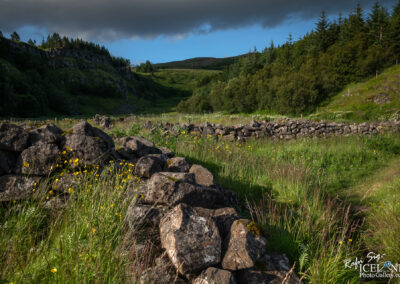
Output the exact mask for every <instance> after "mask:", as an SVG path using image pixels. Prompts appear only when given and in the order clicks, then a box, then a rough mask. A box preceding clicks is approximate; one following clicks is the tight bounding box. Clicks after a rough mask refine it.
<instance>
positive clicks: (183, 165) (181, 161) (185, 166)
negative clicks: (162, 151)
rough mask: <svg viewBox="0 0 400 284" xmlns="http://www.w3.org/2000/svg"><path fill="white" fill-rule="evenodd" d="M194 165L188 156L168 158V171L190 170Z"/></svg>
mask: <svg viewBox="0 0 400 284" xmlns="http://www.w3.org/2000/svg"><path fill="white" fill-rule="evenodd" d="M191 166H192V165H191V164H190V163H189V161H188V160H186V158H183V157H175V158H171V159H169V160H168V171H170V172H188V171H189V169H190V167H191Z"/></svg>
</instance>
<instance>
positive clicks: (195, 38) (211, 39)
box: [17, 18, 317, 64]
mask: <svg viewBox="0 0 400 284" xmlns="http://www.w3.org/2000/svg"><path fill="white" fill-rule="evenodd" d="M316 21H317V19H312V20H301V19H296V18H293V19H291V20H288V21H286V22H284V23H283V24H281V25H279V26H277V27H274V28H262V27H261V26H260V25H252V26H248V27H243V28H233V29H227V30H220V31H214V32H210V33H194V32H191V33H189V34H187V35H186V36H182V37H179V36H157V37H155V38H151V39H142V38H138V39H118V40H112V41H104V42H99V41H97V42H99V43H100V44H102V45H104V46H106V47H107V48H108V49H109V51H110V52H111V53H112V54H113V55H115V56H120V57H124V58H127V59H129V60H131V62H132V63H133V64H138V63H141V62H144V61H146V60H150V61H151V62H153V63H161V62H169V61H174V60H183V59H187V58H192V57H227V56H235V55H239V54H243V53H246V52H248V51H249V50H253V49H254V47H256V48H257V50H262V49H264V48H265V47H266V46H269V44H270V42H271V40H272V41H273V42H274V44H282V43H284V42H285V41H286V40H287V39H288V36H289V33H291V34H292V36H293V39H295V40H296V39H298V38H299V37H301V36H303V35H305V33H306V32H309V31H311V29H313V28H314V26H315V22H316ZM17 32H18V33H19V34H20V36H21V39H22V40H24V41H27V40H28V39H29V38H32V39H35V40H36V41H37V42H40V41H41V39H42V37H44V36H47V34H48V32H47V31H46V30H45V29H37V28H33V27H23V28H20V29H17Z"/></svg>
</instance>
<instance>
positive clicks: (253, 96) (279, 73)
mask: <svg viewBox="0 0 400 284" xmlns="http://www.w3.org/2000/svg"><path fill="white" fill-rule="evenodd" d="M399 18H400V1H399V2H398V3H397V5H396V7H395V8H394V12H393V13H392V15H389V13H388V11H387V10H386V9H385V8H384V7H382V6H380V4H379V3H378V2H376V3H375V4H374V6H373V8H372V10H371V11H370V13H369V15H368V17H367V18H366V19H364V17H363V11H362V8H361V6H360V5H358V6H357V8H356V11H355V12H354V13H351V14H350V15H349V16H348V17H347V18H344V19H343V18H342V17H341V16H340V17H339V18H338V19H336V20H335V21H333V22H329V21H328V19H327V17H326V15H325V13H324V12H322V14H321V17H320V19H319V21H318V23H317V25H316V29H315V30H313V31H311V32H310V33H307V34H306V35H305V36H304V37H303V38H301V39H300V40H298V41H297V42H293V41H292V39H291V37H290V38H289V39H288V41H287V42H286V43H285V44H283V45H281V46H277V47H275V46H274V45H273V43H271V45H270V47H267V48H265V49H264V50H263V51H262V52H256V51H253V52H250V53H248V54H247V55H246V56H243V57H241V58H239V59H237V60H236V62H235V63H234V64H232V65H230V66H229V69H228V70H227V71H225V72H224V74H223V75H222V76H221V79H220V80H219V81H218V82H212V83H210V86H208V87H207V89H205V91H204V92H203V93H202V100H205V101H207V102H208V105H209V106H210V107H211V109H212V110H213V111H226V112H253V111H259V110H267V111H270V112H275V113H282V114H291V115H300V114H308V113H311V112H312V111H314V110H315V109H316V107H317V106H318V105H320V104H321V103H322V102H325V101H327V100H329V99H330V98H331V97H332V96H333V95H334V94H336V93H337V92H338V91H340V90H341V89H342V88H343V87H344V86H345V85H346V84H348V83H350V82H356V81H360V80H362V79H364V78H367V77H369V76H371V75H375V73H376V72H379V71H380V70H383V69H384V68H386V67H388V66H391V65H393V64H395V63H396V61H398V54H399V53H400V47H399V40H398V39H399V36H400V32H399V30H400V28H399V23H400V20H399ZM198 102H199V95H198V94H197V93H196V94H195V95H194V96H193V98H189V99H188V100H187V101H186V102H182V103H181V105H180V106H179V107H178V110H180V111H181V112H202V109H199V108H197V107H196V106H195V105H196V104H198ZM204 104H206V103H204Z"/></svg>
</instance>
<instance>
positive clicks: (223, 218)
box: [194, 207, 239, 239]
mask: <svg viewBox="0 0 400 284" xmlns="http://www.w3.org/2000/svg"><path fill="white" fill-rule="evenodd" d="M194 209H195V210H196V211H197V213H198V214H199V215H201V216H204V217H207V218H212V219H213V220H214V222H215V224H217V227H218V230H219V234H220V236H221V238H222V239H225V237H226V236H228V234H229V232H230V229H231V226H232V224H233V222H234V221H235V220H238V219H239V215H238V213H237V212H236V210H235V208H231V207H226V208H218V209H206V208H202V207H195V208H194Z"/></svg>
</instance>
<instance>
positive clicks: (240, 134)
mask: <svg viewBox="0 0 400 284" xmlns="http://www.w3.org/2000/svg"><path fill="white" fill-rule="evenodd" d="M154 126H155V125H154V124H152V123H151V122H146V123H145V124H144V127H145V128H146V127H147V128H152V127H154ZM158 127H161V128H162V129H163V130H164V134H165V135H167V134H172V135H179V134H180V133H181V131H185V133H189V134H190V133H192V134H200V135H212V136H219V137H223V138H226V139H228V140H232V141H234V140H242V141H243V140H246V139H247V138H249V137H255V138H261V137H269V138H272V139H282V140H290V139H295V138H302V137H327V136H334V135H335V136H338V135H345V136H348V135H354V134H362V135H366V134H375V133H380V132H383V131H394V132H399V131H400V121H392V122H379V123H367V122H365V123H361V124H344V123H336V122H331V123H328V122H324V121H321V122H317V121H309V120H290V119H285V120H279V121H273V122H269V121H265V120H264V121H262V122H258V121H252V122H250V123H249V124H247V125H242V124H240V125H234V126H223V125H221V124H212V123H209V122H205V123H203V124H197V125H195V124H188V123H183V124H171V123H168V122H166V123H162V124H160V125H158Z"/></svg>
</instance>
